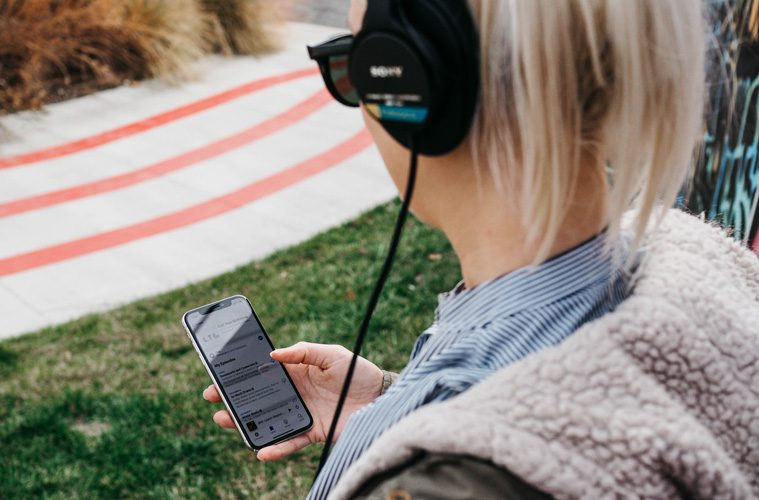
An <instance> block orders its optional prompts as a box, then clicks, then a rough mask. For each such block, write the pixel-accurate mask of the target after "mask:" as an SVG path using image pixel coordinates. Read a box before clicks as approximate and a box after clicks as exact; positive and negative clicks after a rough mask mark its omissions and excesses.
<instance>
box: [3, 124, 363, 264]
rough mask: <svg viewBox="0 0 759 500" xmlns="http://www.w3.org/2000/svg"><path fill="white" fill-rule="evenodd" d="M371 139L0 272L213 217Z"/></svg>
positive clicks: (22, 258) (17, 259) (18, 259)
mask: <svg viewBox="0 0 759 500" xmlns="http://www.w3.org/2000/svg"><path fill="white" fill-rule="evenodd" d="M371 142H372V141H371V137H370V136H369V133H368V132H367V131H366V130H361V131H360V132H359V133H357V134H356V135H354V136H353V137H351V138H349V139H348V140H346V141H344V142H342V143H340V144H338V145H337V146H335V147H333V148H331V149H329V150H327V151H324V152H323V153H320V154H318V155H316V156H312V157H311V158H309V159H307V160H304V161H302V162H300V163H297V164H295V165H293V166H292V167H289V168H287V169H285V170H282V171H280V172H277V173H276V174H273V175H270V176H269V177H266V178H264V179H261V180H258V181H256V182H253V183H251V184H248V185H247V186H245V187H243V188H241V189H238V190H237V191H233V192H231V193H228V194H226V195H223V196H219V197H217V198H213V199H211V200H209V201H206V202H203V203H200V204H198V205H193V206H191V207H188V208H185V209H183V210H179V211H177V212H173V213H170V214H167V215H163V216H161V217H156V218H154V219H150V220H147V221H143V222H139V223H137V224H133V225H131V226H126V227H122V228H119V229H114V230H112V231H106V232H103V233H99V234H95V235H93V236H89V237H87V238H82V239H78V240H74V241H69V242H66V243H61V244H58V245H53V246H49V247H46V248H42V249H40V250H34V251H32V252H28V253H24V254H20V255H15V256H13V257H8V258H5V259H0V276H7V275H9V274H15V273H20V272H22V271H28V270H30V269H35V268H38V267H41V266H46V265H49V264H54V263H56V262H61V261H64V260H69V259H73V258H75V257H80V256H83V255H87V254H90V253H93V252H98V251H101V250H106V249H108V248H113V247H116V246H119V245H124V244H126V243H130V242H132V241H136V240H139V239H143V238H148V237H150V236H155V235H158V234H161V233H165V232H168V231H172V230H175V229H179V228H182V227H184V226H188V225H190V224H195V223H197V222H200V221H203V220H206V219H210V218H211V217H216V216H217V215H221V214H224V213H226V212H229V211H232V210H235V209H237V208H240V207H243V206H245V205H247V204H249V203H252V202H253V201H256V200H259V199H261V198H264V197H266V196H269V195H271V194H274V193H276V192H278V191H281V190H283V189H285V188H287V187H289V186H292V185H293V184H296V183H298V182H300V181H302V180H305V179H307V178H309V177H312V176H314V175H316V174H318V173H320V172H323V171H325V170H327V169H329V168H331V167H334V166H335V165H337V164H339V163H341V162H343V161H345V160H347V159H348V158H350V157H351V156H353V155H356V154H358V153H359V152H361V151H363V150H364V149H365V148H366V147H368V146H369V145H370V144H371Z"/></svg>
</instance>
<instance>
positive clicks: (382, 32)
mask: <svg viewBox="0 0 759 500" xmlns="http://www.w3.org/2000/svg"><path fill="white" fill-rule="evenodd" d="M348 61H349V68H348V71H349V76H350V80H351V83H352V84H353V86H354V87H355V88H356V90H357V92H358V96H359V98H360V100H361V101H362V102H363V103H364V105H365V108H366V109H367V111H368V112H369V113H371V114H372V115H373V116H374V117H375V118H376V119H377V120H379V122H380V123H381V124H382V126H383V127H384V128H385V130H387V131H388V133H390V135H391V136H393V137H394V138H395V139H396V140H397V141H398V142H400V143H401V144H403V145H404V146H406V147H410V146H411V135H412V134H413V136H414V140H413V145H414V147H415V149H416V151H417V152H418V153H420V154H424V155H441V154H445V153H447V152H449V151H451V150H453V149H454V148H455V147H456V146H458V145H459V144H460V143H461V141H462V140H463V139H464V137H466V135H467V133H468V132H469V130H470V128H471V126H472V119H473V117H474V112H475V108H476V106H477V101H478V96H479V82H480V78H479V44H478V36H477V30H476V28H475V25H474V20H473V19H472V15H471V13H470V11H469V7H468V5H467V2H466V1H465V0H369V1H368V5H367V9H366V14H365V15H364V22H363V27H362V29H361V31H359V32H358V34H357V35H356V36H355V39H354V41H353V46H352V48H351V51H350V57H349V58H348Z"/></svg>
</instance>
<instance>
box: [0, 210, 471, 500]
mask: <svg viewBox="0 0 759 500" xmlns="http://www.w3.org/2000/svg"><path fill="white" fill-rule="evenodd" d="M396 211H397V204H389V205H385V206H381V207H379V208H377V209H375V210H373V211H371V212H369V213H367V214H365V215H363V216H362V217H360V218H358V219H357V220H355V221H352V222H349V223H347V224H345V225H343V226H342V227H339V228H336V229H333V230H330V231H328V232H326V233H323V234H321V235H319V236H317V237H315V238H313V239H312V240H310V241H308V242H306V243H303V244H301V245H298V246H296V247H293V248H289V249H286V250H283V251H280V252H278V253H276V254H274V255H272V256H270V257H268V258H267V259H265V260H263V261H260V262H254V263H251V264H248V265H245V266H242V267H240V268H238V269H235V270H234V271H232V272H229V273H226V274H223V275H221V276H217V277H215V278H212V279H210V280H207V281H204V282H201V283H198V284H194V285H191V286H188V287H186V288H182V289H180V290H176V291H173V292H170V293H167V294H164V295H161V296H158V297H153V298H150V299H146V300H142V301H139V302H136V303H133V304H129V305H127V306H124V307H122V308H120V309H117V310H114V311H111V312H108V313H105V314H96V315H90V316H87V317H85V318H82V319H79V320H77V321H74V322H71V323H68V324H65V325H62V326H58V327H54V328H48V329H45V330H43V331H40V332H38V333H34V334H31V335H26V336H23V337H20V338H16V339H10V340H7V341H4V342H0V450H1V451H0V498H28V497H48V498H70V497H75V498H84V497H86V498H93V497H97V498H103V497H140V498H166V497H191V498H193V497H222V498H237V497H241V496H250V497H254V498H260V497H268V498H297V497H302V496H304V495H305V493H306V491H307V490H308V487H309V485H310V481H311V478H312V476H313V473H314V470H315V467H316V463H317V459H318V453H319V451H320V449H321V448H320V447H319V446H312V447H311V448H310V449H308V450H305V451H303V452H301V453H299V454H297V455H295V456H294V457H291V458H289V459H286V460H283V461H281V462H278V463H268V464H262V463H260V462H258V461H257V460H256V459H255V457H254V456H253V455H252V454H251V453H250V452H249V451H247V449H246V448H245V446H244V445H243V443H242V441H241V440H240V437H239V435H237V434H236V433H235V432H232V431H226V430H222V429H220V428H219V427H217V426H216V425H215V424H213V423H212V421H211V416H212V414H213V413H214V411H216V410H217V409H218V407H217V405H211V404H210V403H207V402H205V401H204V400H203V399H202V397H201V391H202V390H203V389H204V388H205V387H206V386H207V385H208V384H209V382H210V380H209V378H208V375H207V374H206V373H205V371H204V369H203V367H202V366H201V363H200V361H199V360H198V359H197V356H196V354H195V352H194V350H193V348H192V346H191V344H190V342H189V340H188V339H187V337H186V336H185V334H184V330H183V329H182V327H181V325H180V322H179V318H180V316H181V314H182V313H183V312H184V311H186V310H187V309H190V308H192V307H195V306H198V305H201V304H205V303H208V302H211V301H213V300H216V299H219V298H222V297H225V296H228V295H232V294H235V293H242V294H244V295H246V296H248V297H249V298H250V299H251V302H252V303H253V305H254V307H255V308H256V311H257V312H258V314H259V317H260V318H261V321H262V322H263V324H264V326H265V327H266V329H267V331H268V332H269V334H270V335H271V337H272V340H273V342H274V343H275V344H276V345H278V346H285V345H289V344H292V343H294V342H297V341H299V340H309V341H313V342H329V343H332V342H337V343H341V344H343V345H346V346H348V347H350V346H351V345H352V341H353V338H354V335H355V332H356V325H357V324H358V322H359V320H360V317H361V314H362V312H363V308H364V303H365V301H366V298H367V297H368V294H369V292H370V289H371V286H372V285H373V282H374V278H375V276H376V274H377V272H378V270H379V267H380V265H381V263H382V258H383V256H384V253H385V248H386V243H387V241H386V240H387V239H388V237H389V233H390V230H391V226H392V223H393V220H394V217H395V214H396ZM458 276H459V271H458V264H457V261H456V257H455V255H454V254H453V253H452V251H451V249H450V247H449V246H448V243H447V242H446V240H445V239H444V237H443V236H442V235H441V234H440V233H438V232H436V231H433V230H431V229H429V228H428V227H426V226H424V225H423V224H421V223H419V222H418V221H416V220H409V223H408V225H407V227H406V232H405V234H404V239H403V241H402V243H401V247H400V249H399V254H398V258H397V260H396V263H395V269H394V271H393V273H392V274H391V276H390V278H389V280H388V283H387V286H386V287H385V291H384V294H383V297H382V300H381V301H380V304H379V306H378V307H377V312H376V314H375V319H374V320H373V322H372V328H371V330H370V334H369V336H368V340H367V342H366V345H365V348H364V352H365V353H366V355H367V357H368V358H369V359H371V360H372V361H374V362H375V363H377V364H378V365H379V366H381V367H383V368H387V369H391V370H398V369H400V368H402V367H403V366H404V364H405V361H406V359H407V357H408V354H409V352H410V349H411V346H412V345H413V342H414V339H415V338H416V336H417V335H418V334H419V333H420V332H421V331H422V330H423V329H424V328H425V327H426V326H427V325H428V324H429V323H430V322H431V320H432V317H433V311H434V308H435V305H436V294H437V293H438V292H440V291H443V290H447V289H450V288H451V287H452V286H453V285H454V284H455V283H456V281H457V280H458Z"/></svg>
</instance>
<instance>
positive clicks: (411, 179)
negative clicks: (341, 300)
mask: <svg viewBox="0 0 759 500" xmlns="http://www.w3.org/2000/svg"><path fill="white" fill-rule="evenodd" d="M409 148H410V150H411V157H410V159H409V171H408V179H407V181H406V195H405V196H404V197H403V200H402V203H401V209H400V211H399V212H398V218H397V219H396V221H395V229H394V230H393V236H392V238H391V239H390V246H389V247H388V250H387V255H386V256H385V262H384V263H383V264H382V270H381V271H380V273H379V276H378V277H377V282H376V283H375V285H374V290H372V295H371V297H370V298H369V302H368V303H367V305H366V311H365V312H364V318H363V319H362V320H361V326H359V329H358V335H357V336H356V342H355V344H354V346H353V356H352V357H351V362H350V365H348V372H347V373H346V374H345V381H344V382H343V387H342V389H341V390H340V397H339V398H338V400H337V406H336V407H335V415H334V417H332V424H331V425H330V426H329V433H328V434H327V441H326V442H325V443H324V449H323V450H322V455H321V458H320V459H319V467H318V468H317V469H316V475H315V476H314V482H316V478H318V477H319V473H320V472H321V471H322V469H323V468H324V464H325V463H326V462H327V458H328V457H329V451H330V448H331V445H332V440H333V439H334V438H335V432H336V429H337V421H338V420H339V419H340V414H341V413H342V411H343V405H344V404H345V400H346V398H347V397H348V390H349V389H350V384H351V380H352V379H353V372H354V370H355V368H356V362H357V361H358V356H359V355H360V354H361V346H362V345H363V343H364V338H365V337H366V332H367V330H368V329H369V322H370V321H371V319H372V314H373V313H374V308H375V307H376V306H377V302H378V301H379V297H380V294H381V293H382V289H383V288H384V286H385V281H386V280H387V277H388V275H389V274H390V270H391V269H392V267H393V261H394V260H395V253H396V250H397V249H398V243H399V242H400V239H401V233H402V232H403V226H404V224H405V223H406V216H407V215H408V210H409V205H410V204H411V196H412V195H413V193H414V184H415V183H416V167H417V159H418V158H417V157H418V154H417V151H416V147H415V145H414V141H413V138H412V139H411V141H410V144H409Z"/></svg>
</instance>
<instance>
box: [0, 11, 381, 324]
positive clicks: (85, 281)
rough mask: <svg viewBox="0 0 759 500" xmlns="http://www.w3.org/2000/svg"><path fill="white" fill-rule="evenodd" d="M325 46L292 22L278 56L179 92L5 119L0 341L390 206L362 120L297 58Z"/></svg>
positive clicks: (314, 31)
mask: <svg viewBox="0 0 759 500" xmlns="http://www.w3.org/2000/svg"><path fill="white" fill-rule="evenodd" d="M336 31H345V30H336V29H333V28H325V27H321V26H314V25H307V24H297V23H293V24H290V25H289V26H288V36H287V38H286V39H287V45H286V47H285V49H284V50H282V51H281V52H279V53H277V54H274V55H271V56H268V57H264V58H261V59H255V58H245V57H240V58H216V57H214V58H210V59H208V60H205V61H203V62H202V63H200V64H199V65H198V74H199V75H200V76H199V78H198V79H197V81H193V82H190V83H187V84H184V85H182V86H179V87H172V86H168V85H166V84H162V83H160V82H145V83H142V84H140V85H137V86H134V87H124V88H117V89H113V90H109V91H105V92H101V93H98V94H96V95H92V96H88V97H83V98H80V99H75V100H72V101H67V102H64V103H60V104H56V105H52V106H48V107H47V108H46V109H45V111H44V112H43V113H21V114H17V115H12V116H8V117H4V118H3V119H2V125H3V126H4V127H5V128H6V129H7V130H8V131H9V132H10V134H11V135H12V140H11V141H10V142H5V143H0V317H2V318H3V322H2V323H0V338H2V337H9V336H13V335H18V334H21V333H24V332H28V331H31V330H35V329H38V328H41V327H44V326H47V325H52V324H56V323H60V322H64V321H66V320H69V319H72V318H75V317H78V316H80V315H83V314H86V313H89V312H93V311H102V310H105V309H109V308H113V307H115V306H118V305H120V304H123V303H126V302H129V301H132V300H135V299H138V298H140V297H145V296H148V295H153V294H156V293H160V292H163V291H167V290H170V289H173V288H176V287H180V286H182V285H185V284H187V283H190V282H193V281H197V280H200V279H203V278H206V277H210V276H214V275H217V274H219V273H222V272H224V271H228V270H230V269H233V268H234V267H236V266H238V265H240V264H243V263H245V262H249V261H250V260H252V259H257V258H260V257H263V256H265V255H267V254H269V253H271V252H272V251H274V250H276V249H279V248H282V247H285V246H289V245H292V244H294V243H297V242H300V241H303V240H305V239H307V238H309V237H311V236H313V235H314V234H316V233H318V232H321V231H323V230H325V229H327V228H329V227H331V226H334V225H336V224H339V223H341V222H343V221H346V220H348V219H351V218H353V217H355V216H356V215H358V214H359V213H361V212H362V211H364V210H367V209H369V208H371V207H372V206H375V205H377V204H378V203H382V202H385V201H387V200H389V199H391V198H392V197H393V196H394V195H395V194H396V192H395V189H394V187H393V186H392V184H391V182H390V180H389V178H388V177H387V175H386V173H385V171H384V167H383V166H382V164H381V160H380V158H379V156H378V155H377V153H376V151H375V150H374V148H373V146H371V144H370V140H369V137H368V135H367V134H366V132H365V131H363V123H362V120H361V116H360V114H359V113H358V112H357V111H356V110H355V109H349V108H344V107H342V106H340V105H338V104H336V103H334V102H332V101H331V99H330V98H329V97H328V96H327V95H326V93H325V91H324V90H323V85H322V83H321V78H320V77H319V75H318V72H317V71H316V70H315V66H314V65H313V64H312V63H311V62H310V61H308V59H307V57H306V52H305V48H304V45H305V44H306V43H307V42H316V41H320V40H321V39H323V38H326V37H327V36H329V35H331V34H333V33H335V32H336ZM251 282H252V283H253V284H254V283H255V276H251Z"/></svg>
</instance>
